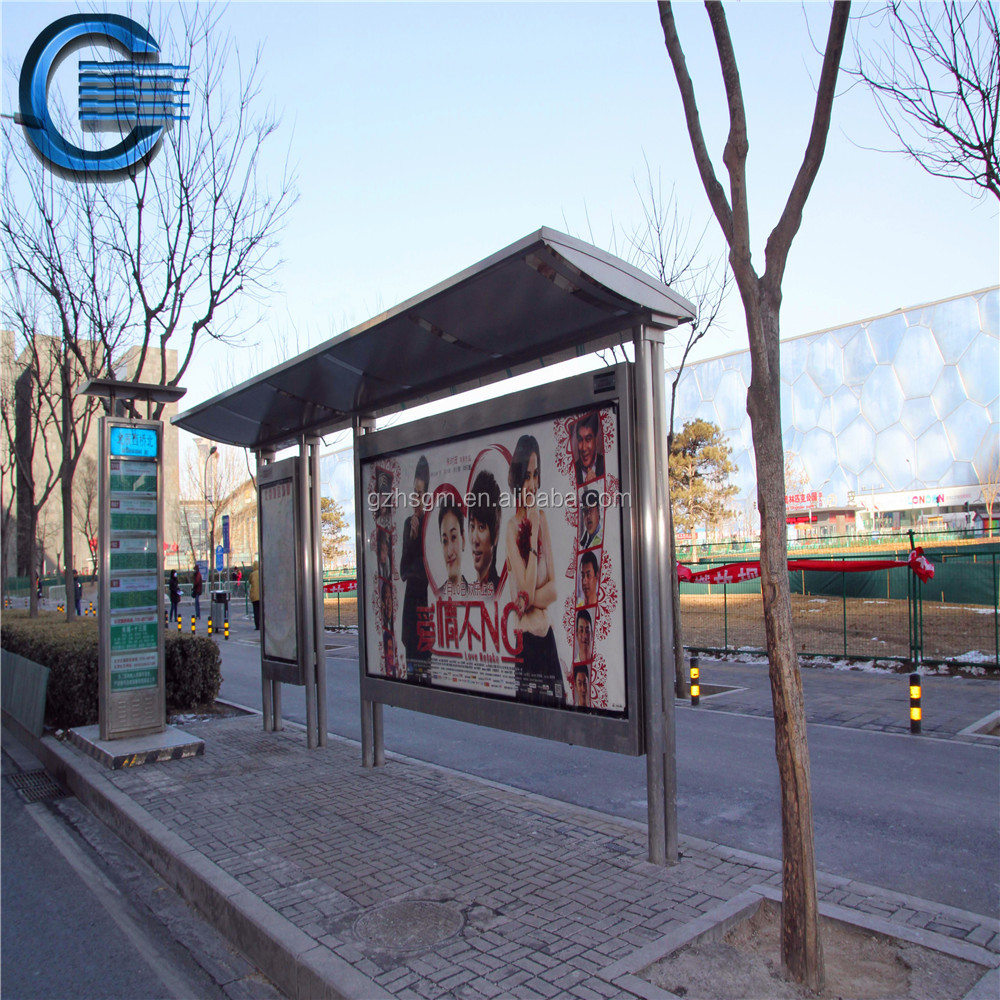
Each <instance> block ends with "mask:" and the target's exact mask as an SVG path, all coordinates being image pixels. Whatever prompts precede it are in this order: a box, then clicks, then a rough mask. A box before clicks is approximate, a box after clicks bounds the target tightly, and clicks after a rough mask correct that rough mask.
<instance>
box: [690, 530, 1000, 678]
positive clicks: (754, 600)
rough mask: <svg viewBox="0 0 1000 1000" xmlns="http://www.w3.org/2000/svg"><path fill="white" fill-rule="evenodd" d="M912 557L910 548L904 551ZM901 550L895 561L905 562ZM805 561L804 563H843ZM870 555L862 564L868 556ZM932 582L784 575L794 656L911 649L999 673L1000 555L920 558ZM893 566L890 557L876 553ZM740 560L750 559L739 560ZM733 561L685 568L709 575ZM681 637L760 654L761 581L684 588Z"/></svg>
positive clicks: (894, 576)
mask: <svg viewBox="0 0 1000 1000" xmlns="http://www.w3.org/2000/svg"><path fill="white" fill-rule="evenodd" d="M907 549H908V547H907ZM905 551H906V550H902V549H901V550H900V553H899V555H898V556H896V557H897V558H905V554H904V553H905ZM846 554H847V553H845V552H844V551H843V550H842V551H840V552H838V553H836V554H835V555H833V554H827V555H825V556H824V555H819V554H814V553H810V558H816V559H822V558H829V559H843V558H844V557H845V555H846ZM872 554H873V553H872V552H871V550H870V549H869V550H868V551H867V552H866V555H869V556H870V555H872ZM925 554H926V555H928V557H929V558H930V560H931V562H932V563H934V571H935V572H934V578H933V579H932V580H930V581H929V582H928V583H926V584H923V583H920V582H919V581H918V582H917V583H916V585H915V586H914V588H913V589H914V596H913V599H910V595H909V591H910V584H911V576H910V571H909V570H908V569H905V568H903V567H898V568H894V569H888V570H877V571H874V572H868V573H844V572H839V571H834V570H831V571H829V572H826V571H816V570H812V571H811V570H805V571H800V570H796V571H793V572H790V573H789V583H790V586H791V590H792V614H793V622H794V628H795V638H796V643H797V645H798V647H799V652H800V654H802V655H804V656H820V657H825V658H862V659H888V660H906V659H909V658H911V656H912V655H913V653H912V647H913V645H914V644H915V645H916V646H917V647H918V648H919V649H920V651H921V657H922V659H924V660H925V661H929V662H935V661H944V660H949V661H953V662H956V663H962V664H976V665H989V664H993V665H996V664H998V663H1000V605H998V591H1000V577H998V572H1000V549H995V548H994V549H991V550H984V548H983V547H982V546H976V547H970V548H968V549H949V550H944V549H942V550H939V551H936V552H929V553H928V552H925ZM880 555H884V557H885V558H892V557H893V556H892V555H890V554H889V553H880ZM743 558H746V555H745V554H744V555H743ZM731 561H733V559H732V557H730V558H729V559H725V558H720V557H715V558H713V559H711V560H703V561H700V562H699V563H698V564H696V565H694V564H690V565H691V568H692V569H693V570H704V569H711V568H712V567H713V566H719V565H723V564H724V563H725V562H731ZM680 592H681V629H682V634H683V640H684V645H685V646H687V647H688V648H691V649H698V650H711V651H726V652H763V651H764V649H765V639H764V619H763V610H762V606H761V596H760V581H759V580H754V581H749V582H746V583H738V584H722V585H718V584H712V585H708V584H701V585H698V584H690V583H682V584H681V591H680Z"/></svg>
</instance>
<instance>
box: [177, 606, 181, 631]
mask: <svg viewBox="0 0 1000 1000" xmlns="http://www.w3.org/2000/svg"><path fill="white" fill-rule="evenodd" d="M180 630H181V613H180V612H179V611H178V612H177V631H178V632H180Z"/></svg>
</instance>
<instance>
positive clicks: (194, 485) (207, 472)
mask: <svg viewBox="0 0 1000 1000" xmlns="http://www.w3.org/2000/svg"><path fill="white" fill-rule="evenodd" d="M206 444H207V442H206ZM245 463H246V458H245V449H242V448H232V447H229V446H228V445H220V446H219V448H218V451H217V452H216V453H215V454H214V455H212V456H211V458H208V457H206V452H205V450H204V448H202V449H200V450H199V449H198V448H194V447H192V448H189V449H188V452H187V460H186V462H185V467H184V476H183V478H182V482H181V494H182V496H183V497H184V498H185V499H187V500H194V501H201V502H202V504H203V508H204V511H205V515H206V518H205V519H206V521H207V523H206V525H205V542H206V549H207V551H208V559H209V571H210V572H211V569H212V565H213V563H212V560H213V558H214V550H215V539H216V537H218V536H219V535H220V534H221V519H222V516H223V515H224V514H230V513H231V511H232V508H233V505H234V502H235V501H236V500H237V498H238V497H240V496H241V495H242V494H243V492H244V491H245V490H246V488H247V477H246V475H245V472H244V467H245ZM190 519H191V515H190V514H189V513H188V514H185V515H182V520H183V521H184V522H185V524H184V527H185V530H186V533H187V536H188V540H189V542H191V548H192V552H193V551H194V548H195V546H194V542H193V537H192V532H191V524H190Z"/></svg>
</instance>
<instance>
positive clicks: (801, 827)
mask: <svg viewBox="0 0 1000 1000" xmlns="http://www.w3.org/2000/svg"><path fill="white" fill-rule="evenodd" d="M751 312H752V314H751V315H749V316H748V320H749V322H748V327H749V334H750V343H751V350H753V349H754V346H756V349H757V351H759V352H760V356H761V359H762V360H764V359H766V361H765V363H760V364H758V363H755V364H754V366H753V376H752V381H751V384H750V390H749V392H748V394H747V411H748V413H749V414H750V422H751V427H752V432H753V443H754V450H755V452H756V457H757V500H758V507H759V509H760V568H761V594H762V597H763V604H764V627H765V634H766V639H767V655H768V662H769V665H770V680H771V701H772V704H773V707H774V744H775V754H776V756H777V759H778V773H779V775H780V778H781V857H782V907H781V916H782V921H781V956H782V961H783V962H784V964H785V967H786V968H787V970H788V972H789V974H790V975H791V976H792V977H793V978H794V979H796V980H798V981H800V982H802V983H804V984H805V985H806V986H807V987H808V988H809V989H812V990H816V991H819V990H821V989H822V988H823V980H824V974H823V949H822V944H821V942H820V936H819V920H818V915H819V910H818V902H817V898H816V859H815V850H814V844H813V826H812V790H811V780H810V773H809V746H808V741H807V737H806V717H805V703H804V701H803V697H802V676H801V674H800V673H799V665H798V656H797V654H796V650H795V635H794V632H793V627H792V601H791V593H790V588H789V582H788V546H787V540H786V526H785V485H784V460H783V454H782V452H783V448H782V441H781V410H780V382H779V370H778V305H777V303H775V302H773V301H771V300H770V298H769V297H768V295H767V294H766V293H765V292H764V291H761V294H760V295H759V297H758V302H757V308H756V309H754V310H752V311H751V310H748V313H751Z"/></svg>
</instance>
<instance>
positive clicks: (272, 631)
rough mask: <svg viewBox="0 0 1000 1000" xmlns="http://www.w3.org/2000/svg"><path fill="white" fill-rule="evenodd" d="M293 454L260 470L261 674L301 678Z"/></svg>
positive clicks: (292, 680)
mask: <svg viewBox="0 0 1000 1000" xmlns="http://www.w3.org/2000/svg"><path fill="white" fill-rule="evenodd" d="M299 477H300V469H299V460H298V459H297V458H286V459H283V460H282V461H280V462H274V463H272V464H270V465H266V466H264V467H263V468H262V469H261V471H260V477H259V483H258V486H259V489H258V502H259V515H260V537H261V559H260V593H261V605H260V608H261V665H262V668H263V671H264V676H265V677H269V678H273V679H275V680H280V681H284V682H286V683H289V684H302V683H304V677H303V664H302V652H303V645H302V642H301V641H300V633H301V631H302V615H301V593H302V583H301V581H302V574H303V570H302V539H301V528H300V524H299V515H298V502H299V489H300V488H301V487H300V478H299Z"/></svg>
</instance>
